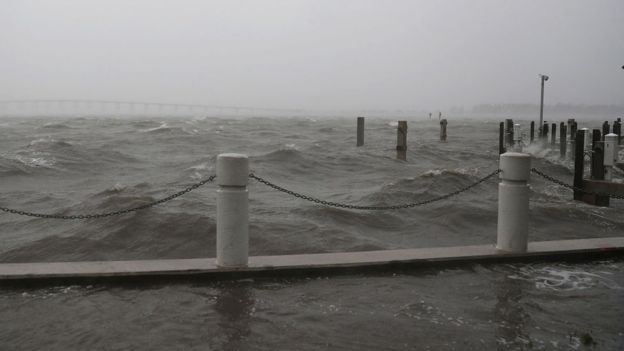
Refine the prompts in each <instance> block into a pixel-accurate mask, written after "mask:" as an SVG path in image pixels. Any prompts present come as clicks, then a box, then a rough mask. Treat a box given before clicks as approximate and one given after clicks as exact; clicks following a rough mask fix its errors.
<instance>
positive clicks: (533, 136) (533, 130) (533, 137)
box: [531, 121, 535, 143]
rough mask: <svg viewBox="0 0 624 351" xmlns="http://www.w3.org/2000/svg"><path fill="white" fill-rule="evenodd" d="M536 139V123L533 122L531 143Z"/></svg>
mask: <svg viewBox="0 0 624 351" xmlns="http://www.w3.org/2000/svg"><path fill="white" fill-rule="evenodd" d="M533 139H535V121H531V143H533Z"/></svg>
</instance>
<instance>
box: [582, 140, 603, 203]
mask: <svg viewBox="0 0 624 351" xmlns="http://www.w3.org/2000/svg"><path fill="white" fill-rule="evenodd" d="M601 139H602V138H601V133H600V129H594V130H593V131H592V154H591V179H592V180H604V177H605V169H604V142H603V141H602V140H601ZM583 198H584V199H583V201H585V202H586V203H588V204H590V205H595V206H609V197H608V196H599V195H593V194H585V196H584V197H583Z"/></svg>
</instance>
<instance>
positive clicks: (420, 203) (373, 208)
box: [0, 168, 624, 220]
mask: <svg viewBox="0 0 624 351" xmlns="http://www.w3.org/2000/svg"><path fill="white" fill-rule="evenodd" d="M500 172H501V171H500V170H499V169H497V170H495V171H492V172H491V173H489V174H487V175H486V176H484V177H483V178H481V179H479V180H477V181H476V182H474V183H472V184H470V185H468V186H465V187H463V188H461V189H458V190H455V191H453V192H450V193H447V194H444V195H440V196H436V197H433V198H430V199H427V200H423V201H418V202H412V203H405V204H399V205H389V206H360V205H352V204H345V203H339V202H333V201H326V200H321V199H318V198H315V197H312V196H308V195H305V194H301V193H297V192H295V191H292V190H289V189H286V188H284V187H281V186H279V185H277V184H275V183H272V182H270V181H268V180H266V179H264V178H262V177H259V176H257V175H255V174H254V173H250V174H249V178H251V179H254V180H256V181H258V182H259V183H261V184H264V185H266V186H268V187H270V188H273V189H275V190H277V191H280V192H283V193H286V194H288V195H291V196H294V197H296V198H299V199H302V200H306V201H310V202H313V203H316V204H319V205H324V206H329V207H336V208H345V209H351V210H370V211H383V210H399V209H406V208H412V207H417V206H423V205H427V204H430V203H434V202H437V201H442V200H446V199H448V198H451V197H453V196H456V195H459V194H461V193H463V192H465V191H468V190H470V189H472V188H474V187H476V186H477V185H479V184H481V183H483V182H485V181H487V180H488V179H490V178H492V177H493V176H495V175H497V174H499V173H500ZM531 172H532V173H535V174H537V175H539V176H541V177H542V178H544V179H546V180H549V181H551V182H553V183H555V184H557V185H559V186H562V187H564V188H567V189H570V190H575V191H580V192H583V193H584V194H590V195H599V196H608V197H610V198H613V199H624V196H622V195H615V194H606V193H595V192H589V191H586V190H584V189H582V188H578V187H575V186H573V185H569V184H567V183H565V182H563V181H561V180H559V179H557V178H555V177H552V176H550V175H548V174H546V173H544V172H542V171H540V170H538V169H537V168H531ZM215 178H216V175H212V176H210V177H208V178H206V179H203V180H201V181H199V182H197V183H195V184H192V185H191V186H189V187H187V188H185V189H183V190H181V191H179V192H177V193H175V194H172V195H169V196H167V197H164V198H162V199H159V200H155V201H152V202H150V203H147V204H144V205H140V206H136V207H132V208H127V209H123V210H117V211H111V212H104V213H93V214H77V215H60V214H48V213H37V212H29V211H22V210H17V209H13V208H8V207H0V211H3V212H7V213H12V214H17V215H21V216H28V217H37V218H46V219H68V220H75V219H96V218H105V217H111V216H117V215H123V214H127V213H131V212H135V211H140V210H144V209H147V208H150V207H154V206H157V205H160V204H163V203H165V202H168V201H171V200H173V199H175V198H178V197H180V196H182V195H184V194H186V193H188V192H191V191H193V190H195V189H197V188H199V187H201V186H203V185H205V184H206V183H210V182H212V181H214V180H215Z"/></svg>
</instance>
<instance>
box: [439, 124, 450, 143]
mask: <svg viewBox="0 0 624 351" xmlns="http://www.w3.org/2000/svg"><path fill="white" fill-rule="evenodd" d="M447 123H448V122H447V121H446V118H445V119H443V120H441V121H440V141H443V142H446V125H447Z"/></svg>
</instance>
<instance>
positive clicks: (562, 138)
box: [559, 122, 568, 158]
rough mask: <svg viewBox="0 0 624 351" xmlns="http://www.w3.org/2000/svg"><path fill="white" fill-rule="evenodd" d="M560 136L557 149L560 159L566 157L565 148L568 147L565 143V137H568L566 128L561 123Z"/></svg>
mask: <svg viewBox="0 0 624 351" xmlns="http://www.w3.org/2000/svg"><path fill="white" fill-rule="evenodd" d="M559 129H561V135H560V136H559V148H560V150H559V151H560V153H561V158H565V157H566V153H567V151H568V150H567V147H568V142H567V140H566V139H567V137H568V127H567V126H566V125H565V124H563V122H561V126H560V128H559Z"/></svg>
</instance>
